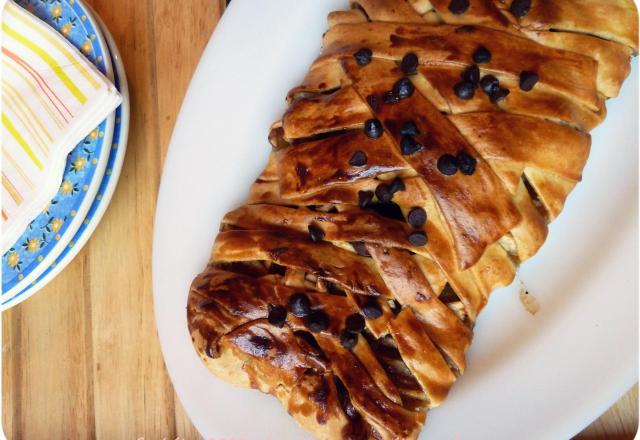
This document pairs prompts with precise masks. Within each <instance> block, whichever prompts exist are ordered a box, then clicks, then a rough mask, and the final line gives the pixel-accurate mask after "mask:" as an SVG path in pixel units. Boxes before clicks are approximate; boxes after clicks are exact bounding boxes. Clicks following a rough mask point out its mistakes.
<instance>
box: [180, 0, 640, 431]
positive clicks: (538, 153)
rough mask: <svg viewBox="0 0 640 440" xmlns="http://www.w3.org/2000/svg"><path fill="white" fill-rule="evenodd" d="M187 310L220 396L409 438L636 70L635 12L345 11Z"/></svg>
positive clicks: (396, 3) (573, 1)
mask: <svg viewBox="0 0 640 440" xmlns="http://www.w3.org/2000/svg"><path fill="white" fill-rule="evenodd" d="M329 26H330V29H329V30H328V31H327V33H326V34H325V35H324V50H323V52H322V54H321V55H320V56H319V57H318V59H317V60H316V61H315V62H314V64H313V65H312V66H311V68H310V70H309V73H308V75H307V77H306V78H305V80H304V81H303V83H302V84H301V85H300V86H298V87H296V88H294V89H293V90H291V91H290V93H289V95H288V102H289V104H290V106H289V109H288V110H287V112H286V113H285V114H284V116H283V117H282V119H281V120H280V121H278V122H276V123H274V124H273V127H272V129H271V132H270V134H269V140H270V142H271V144H272V146H273V150H272V152H271V155H270V159H269V163H268V164H267V167H266V168H265V170H264V171H263V173H262V174H261V175H260V176H259V178H258V179H257V180H256V182H255V183H254V185H253V187H252V188H251V192H250V197H249V200H248V202H247V204H246V205H245V206H242V207H241V208H239V209H237V210H235V211H232V212H230V213H228V214H227V215H226V216H225V218H224V220H223V223H222V226H221V229H220V233H219V235H218V236H217V238H216V241H215V245H214V248H213V252H212V255H211V261H210V263H209V265H208V266H207V268H206V269H205V270H204V271H203V272H202V273H201V274H200V275H198V276H197V277H196V279H195V280H194V281H193V284H192V286H191V290H190V294H189V303H188V307H187V313H188V322H189V329H190V332H191V334H192V337H193V342H194V345H195V348H196V350H197V352H198V353H199V355H200V356H201V357H202V359H203V360H204V362H205V363H206V365H207V366H208V367H209V369H210V370H211V371H212V372H213V373H214V374H216V375H217V376H219V377H221V378H222V379H224V380H226V381H228V382H230V383H233V384H236V385H238V386H242V387H252V388H256V389H259V390H261V391H263V392H265V393H270V394H273V395H274V396H276V397H277V398H278V399H279V400H280V401H281V402H282V404H283V406H284V407H285V408H286V409H287V411H288V412H289V413H290V414H291V415H292V416H293V417H294V418H295V419H296V420H297V421H298V422H299V423H300V424H301V425H302V426H303V427H304V428H305V429H306V430H308V431H309V432H311V433H313V434H314V435H315V436H317V437H318V438H323V439H339V438H345V439H365V438H373V439H411V438H416V437H417V435H418V434H419V432H420V430H421V427H422V425H423V424H424V422H425V417H426V413H427V411H428V410H429V409H430V408H433V407H435V406H438V405H440V403H442V401H443V400H444V399H445V398H446V396H447V393H448V391H449V389H450V387H451V385H452V384H453V382H454V381H455V380H456V377H458V376H459V375H460V374H462V373H463V372H464V370H465V352H466V350H467V348H468V347H469V344H470V342H471V338H472V328H473V324H474V322H475V320H476V318H477V315H478V313H479V312H480V311H481V310H482V308H483V307H484V305H485V304H486V302H487V299H488V297H489V294H490V293H491V292H492V291H493V290H495V289H496V288H498V287H501V286H505V285H508V284H509V283H511V281H512V280H513V278H514V275H515V271H516V269H517V267H518V264H519V263H520V262H522V261H524V260H526V259H527V258H529V257H531V256H532V255H534V254H535V253H536V252H537V250H538V249H539V247H540V246H541V245H542V243H543V242H544V240H545V238H546V235H547V224H548V223H549V222H550V221H552V220H553V219H554V218H555V217H556V216H557V215H558V214H559V213H560V211H561V210H562V207H563V205H564V202H565V200H566V198H567V196H568V194H569V193H570V192H571V190H572V189H573V187H574V186H575V185H576V183H577V182H578V181H579V180H580V178H581V173H582V169H583V167H584V165H585V162H586V160H587V157H588V155H589V148H590V136H589V134H588V131H589V130H591V129H592V128H593V127H595V126H596V125H598V124H599V123H600V122H601V121H602V120H603V118H604V116H605V114H606V110H605V99H606V98H608V97H613V96H616V95H617V94H618V92H619V89H620V86H621V83H622V81H623V80H624V79H625V78H626V76H627V75H628V73H629V57H630V56H631V55H632V54H633V53H635V52H636V51H637V39H638V36H637V12H636V9H635V7H634V4H633V2H632V1H631V0H612V1H602V0H600V1H595V0H546V1H542V0H513V1H512V0H408V1H407V0H358V1H354V2H353V9H351V10H349V11H338V12H334V13H332V14H330V15H329Z"/></svg>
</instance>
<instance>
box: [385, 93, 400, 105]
mask: <svg viewBox="0 0 640 440" xmlns="http://www.w3.org/2000/svg"><path fill="white" fill-rule="evenodd" d="M382 99H383V100H384V103H385V104H395V103H397V102H399V101H400V98H399V97H398V95H396V94H395V93H393V91H391V90H389V91H388V92H386V93H385V94H384V95H383V97H382Z"/></svg>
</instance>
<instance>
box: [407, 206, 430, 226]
mask: <svg viewBox="0 0 640 440" xmlns="http://www.w3.org/2000/svg"><path fill="white" fill-rule="evenodd" d="M407 222H409V224H410V225H411V226H413V227H414V228H419V227H421V226H422V225H424V224H425V223H426V222H427V212H426V211H425V210H424V209H422V208H420V207H417V208H412V209H411V211H409V215H408V216H407Z"/></svg>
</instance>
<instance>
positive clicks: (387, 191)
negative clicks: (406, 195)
mask: <svg viewBox="0 0 640 440" xmlns="http://www.w3.org/2000/svg"><path fill="white" fill-rule="evenodd" d="M376 197H378V200H380V202H381V203H389V202H390V201H391V199H392V198H393V193H392V192H391V188H390V187H389V185H387V184H386V183H381V184H380V185H378V186H377V187H376Z"/></svg>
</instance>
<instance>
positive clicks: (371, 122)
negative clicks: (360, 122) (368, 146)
mask: <svg viewBox="0 0 640 440" xmlns="http://www.w3.org/2000/svg"><path fill="white" fill-rule="evenodd" d="M382 132H383V129H382V123H381V122H380V121H379V120H377V119H367V120H366V121H365V122H364V133H365V134H366V135H367V137H368V138H370V139H378V138H379V137H380V136H382Z"/></svg>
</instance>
